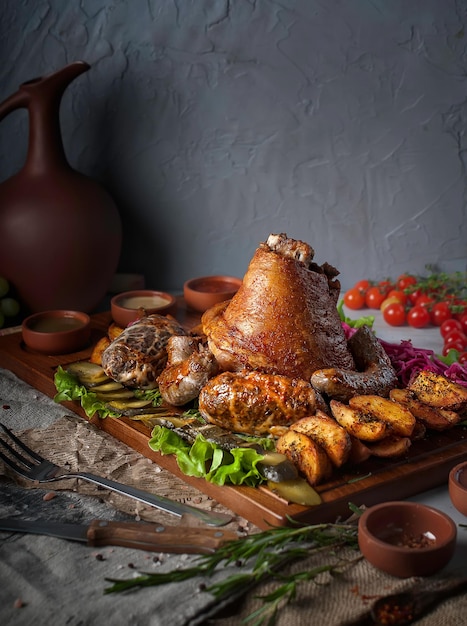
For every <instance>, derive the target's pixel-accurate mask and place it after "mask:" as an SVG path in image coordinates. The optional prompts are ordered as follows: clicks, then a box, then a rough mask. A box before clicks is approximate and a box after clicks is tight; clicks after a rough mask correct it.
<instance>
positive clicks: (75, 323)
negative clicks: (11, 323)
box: [22, 310, 91, 354]
mask: <svg viewBox="0 0 467 626" xmlns="http://www.w3.org/2000/svg"><path fill="white" fill-rule="evenodd" d="M22 335H23V341H24V343H25V344H26V345H27V346H28V348H31V349H32V350H35V351H37V352H42V353H45V354H69V353H71V352H77V351H78V350H81V349H82V348H84V347H86V346H87V344H88V343H89V340H90V336H91V320H90V317H89V315H87V314H86V313H82V312H81V311H67V310H54V311H42V312H41V313H35V314H34V315H30V316H29V317H27V318H26V319H25V320H24V321H23V323H22Z"/></svg>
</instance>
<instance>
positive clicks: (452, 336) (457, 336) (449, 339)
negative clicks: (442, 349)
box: [444, 329, 467, 350]
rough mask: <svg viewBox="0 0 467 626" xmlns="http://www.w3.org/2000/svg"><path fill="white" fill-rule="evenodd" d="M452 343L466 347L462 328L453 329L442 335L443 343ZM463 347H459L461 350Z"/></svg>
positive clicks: (465, 338)
mask: <svg viewBox="0 0 467 626" xmlns="http://www.w3.org/2000/svg"><path fill="white" fill-rule="evenodd" d="M453 343H460V344H462V345H463V346H464V348H467V335H466V334H465V333H463V332H462V330H459V329H454V330H451V332H450V333H449V334H448V335H446V336H445V337H444V345H445V346H450V345H451V344H453ZM464 348H461V349H462V350H463V349H464Z"/></svg>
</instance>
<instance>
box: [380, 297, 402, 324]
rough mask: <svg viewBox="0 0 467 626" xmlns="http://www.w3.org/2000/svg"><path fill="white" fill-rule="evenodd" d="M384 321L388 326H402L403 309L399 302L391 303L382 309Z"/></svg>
mask: <svg viewBox="0 0 467 626" xmlns="http://www.w3.org/2000/svg"><path fill="white" fill-rule="evenodd" d="M383 318H384V321H385V322H386V323H387V324H389V325H390V326H402V325H403V324H404V323H405V307H404V305H403V304H401V303H400V302H393V303H392V304H390V305H389V306H387V307H386V308H385V309H384V313H383Z"/></svg>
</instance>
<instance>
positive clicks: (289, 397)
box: [199, 372, 322, 435]
mask: <svg viewBox="0 0 467 626" xmlns="http://www.w3.org/2000/svg"><path fill="white" fill-rule="evenodd" d="M321 405H322V400H321V398H320V396H319V394H318V393H317V392H315V391H314V390H313V388H312V386H311V385H310V384H309V383H307V382H306V381H304V380H301V379H293V378H289V377H287V376H279V375H272V374H265V373H262V372H223V373H222V374H218V375H217V376H215V377H214V378H211V380H209V381H208V383H207V384H206V385H205V386H204V387H203V388H202V389H201V392H200V394H199V410H200V413H201V415H202V416H203V417H204V418H205V419H206V420H207V421H208V422H210V423H212V424H216V425H217V426H220V427H221V428H225V429H226V430H231V431H233V432H238V433H249V434H251V435H265V434H268V433H269V429H270V428H271V427H272V426H290V424H292V423H293V422H296V421H297V420H299V419H300V418H301V417H305V416H306V415H313V414H314V413H315V411H316V408H317V407H318V406H321Z"/></svg>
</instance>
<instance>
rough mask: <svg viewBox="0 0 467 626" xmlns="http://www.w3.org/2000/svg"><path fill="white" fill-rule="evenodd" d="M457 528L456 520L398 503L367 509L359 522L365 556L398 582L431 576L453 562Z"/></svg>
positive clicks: (431, 509)
mask: <svg viewBox="0 0 467 626" xmlns="http://www.w3.org/2000/svg"><path fill="white" fill-rule="evenodd" d="M456 537H457V528H456V525H455V523H454V522H453V520H452V519H451V518H450V517H449V516H448V515H446V514H445V513H442V512H441V511H439V510H438V509H435V508H433V507H430V506H426V505H424V504H419V503H416V502H408V501H394V502H385V503H383V504H377V505H375V506H373V507H371V508H369V509H367V510H366V511H365V512H364V513H363V515H362V516H361V517H360V519H359V522H358V543H359V546H360V550H361V552H362V554H363V556H364V557H365V558H366V559H367V560H368V561H369V562H370V563H371V564H372V565H373V566H374V567H377V568H378V569H380V570H382V571H383V572H386V573H387V574H391V576H396V577H398V578H409V577H410V576H430V575H432V574H434V573H435V572H437V571H439V570H440V569H442V568H443V567H444V566H445V565H447V564H448V563H449V561H450V560H451V558H452V556H453V554H454V550H455V547H456Z"/></svg>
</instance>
